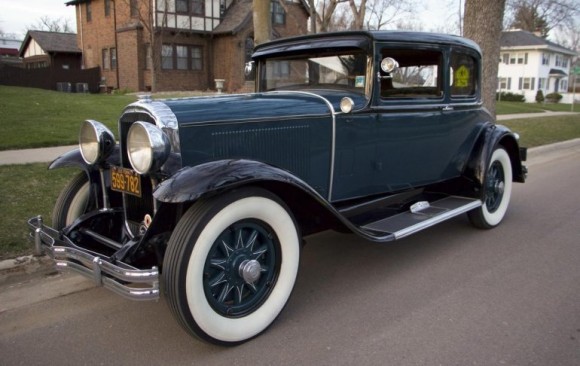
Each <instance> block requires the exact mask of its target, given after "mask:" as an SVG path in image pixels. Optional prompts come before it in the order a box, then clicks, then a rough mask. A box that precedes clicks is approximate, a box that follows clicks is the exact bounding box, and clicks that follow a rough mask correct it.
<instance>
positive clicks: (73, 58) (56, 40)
mask: <svg viewBox="0 0 580 366" xmlns="http://www.w3.org/2000/svg"><path fill="white" fill-rule="evenodd" d="M19 56H20V57H21V58H22V62H23V65H24V67H25V68H27V69H38V68H47V67H48V68H53V69H65V70H78V69H80V68H81V50H80V49H79V47H78V46H77V35H76V34H74V33H60V32H44V31H28V32H27V33H26V37H24V41H23V42H22V45H21V46H20V50H19Z"/></svg>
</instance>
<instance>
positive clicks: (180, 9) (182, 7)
mask: <svg viewBox="0 0 580 366" xmlns="http://www.w3.org/2000/svg"><path fill="white" fill-rule="evenodd" d="M188 2H189V0H175V12H177V13H188V12H189V9H188V7H187V3H188Z"/></svg>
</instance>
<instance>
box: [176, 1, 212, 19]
mask: <svg viewBox="0 0 580 366" xmlns="http://www.w3.org/2000/svg"><path fill="white" fill-rule="evenodd" d="M175 12H176V13H184V14H190V15H197V16H203V15H205V0H176V1H175Z"/></svg>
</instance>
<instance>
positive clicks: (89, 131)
mask: <svg viewBox="0 0 580 366" xmlns="http://www.w3.org/2000/svg"><path fill="white" fill-rule="evenodd" d="M79 147H80V149H81V155H82V156H83V159H84V160H85V161H86V162H87V164H91V165H93V164H96V163H99V162H102V161H103V160H105V159H106V158H107V157H109V155H110V154H111V152H112V151H113V149H114V148H115V136H114V135H113V133H112V132H111V131H110V130H109V129H108V128H107V126H105V125H104V124H102V123H101V122H97V121H92V120H86V121H84V122H83V123H82V125H81V131H80V133H79Z"/></svg>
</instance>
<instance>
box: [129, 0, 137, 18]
mask: <svg viewBox="0 0 580 366" xmlns="http://www.w3.org/2000/svg"><path fill="white" fill-rule="evenodd" d="M130 5H131V16H132V17H137V16H139V2H138V1H137V0H131V3H130Z"/></svg>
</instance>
